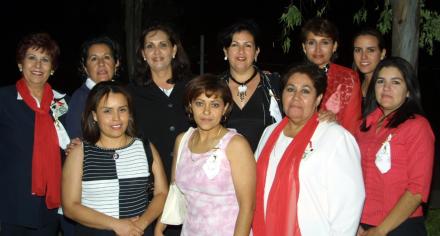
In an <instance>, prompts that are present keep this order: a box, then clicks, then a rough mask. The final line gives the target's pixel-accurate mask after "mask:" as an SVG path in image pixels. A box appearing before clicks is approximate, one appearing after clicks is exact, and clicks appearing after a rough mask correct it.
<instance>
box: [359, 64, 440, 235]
mask: <svg viewBox="0 0 440 236" xmlns="http://www.w3.org/2000/svg"><path fill="white" fill-rule="evenodd" d="M364 114H365V117H364V118H363V120H362V124H361V127H360V132H358V133H357V135H356V136H357V137H356V138H357V141H358V144H359V147H360V150H361V157H362V170H363V175H364V183H365V191H366V198H365V204H364V210H363V212H362V217H361V226H360V227H359V231H358V235H362V236H363V235H389V236H390V235H399V236H401V235H426V230H425V227H424V222H423V212H422V206H421V204H422V202H426V201H427V200H428V196H429V187H430V183H431V176H432V166H433V160H434V135H433V133H432V130H431V127H430V125H429V122H428V120H427V119H426V118H424V117H423V116H422V115H421V114H422V108H421V105H420V92H419V86H418V82H417V77H416V74H415V71H414V70H413V68H412V67H411V65H410V64H409V63H408V62H407V61H405V60H404V59H402V58H399V57H392V58H388V59H384V60H383V61H382V62H380V63H379V64H378V66H377V68H376V70H375V71H374V74H373V78H372V80H371V83H370V86H369V88H368V91H367V101H366V107H365V113H364Z"/></svg>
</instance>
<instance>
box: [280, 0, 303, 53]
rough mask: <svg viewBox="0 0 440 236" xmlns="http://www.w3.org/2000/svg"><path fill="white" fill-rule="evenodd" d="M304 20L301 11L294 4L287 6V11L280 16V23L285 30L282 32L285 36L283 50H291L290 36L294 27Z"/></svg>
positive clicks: (283, 36)
mask: <svg viewBox="0 0 440 236" xmlns="http://www.w3.org/2000/svg"><path fill="white" fill-rule="evenodd" d="M301 22H302V14H301V11H300V10H299V9H298V8H297V7H296V6H295V5H293V4H291V5H289V6H288V7H287V8H286V12H285V13H283V14H282V15H281V17H280V23H281V24H283V25H284V30H283V33H282V38H283V51H284V52H285V53H287V52H289V50H290V45H291V40H290V38H289V35H290V33H291V32H292V31H293V29H294V27H296V26H300V25H301Z"/></svg>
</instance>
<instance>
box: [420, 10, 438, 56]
mask: <svg viewBox="0 0 440 236" xmlns="http://www.w3.org/2000/svg"><path fill="white" fill-rule="evenodd" d="M420 25H421V27H420V38H419V46H420V47H421V48H425V49H426V50H427V51H428V53H429V55H432V53H433V51H434V41H437V42H439V41H440V15H439V14H438V13H437V12H433V11H430V10H427V9H422V10H421V12H420Z"/></svg>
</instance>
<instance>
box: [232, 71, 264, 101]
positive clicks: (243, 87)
mask: <svg viewBox="0 0 440 236" xmlns="http://www.w3.org/2000/svg"><path fill="white" fill-rule="evenodd" d="M257 72H258V71H257V68H255V67H254V73H253V74H252V76H251V77H250V78H249V79H247V80H245V81H244V82H239V81H237V80H236V79H235V78H234V77H233V76H232V74H231V73H229V78H230V79H231V80H232V81H234V82H235V83H236V84H238V87H237V90H238V92H237V96H238V97H239V98H240V101H241V102H243V101H244V99H245V97H246V95H247V94H246V91H247V84H248V83H249V82H251V80H252V79H253V78H255V76H256V75H257Z"/></svg>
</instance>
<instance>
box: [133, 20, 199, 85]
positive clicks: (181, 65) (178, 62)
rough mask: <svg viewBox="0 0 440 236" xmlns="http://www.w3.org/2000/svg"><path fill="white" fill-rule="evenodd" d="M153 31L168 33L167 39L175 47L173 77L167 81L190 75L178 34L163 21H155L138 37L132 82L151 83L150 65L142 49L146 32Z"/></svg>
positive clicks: (139, 83)
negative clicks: (134, 73)
mask: <svg viewBox="0 0 440 236" xmlns="http://www.w3.org/2000/svg"><path fill="white" fill-rule="evenodd" d="M153 31H162V32H164V33H165V34H166V35H168V39H169V40H170V42H171V45H172V46H173V47H174V46H176V47H177V52H176V56H175V58H174V59H172V61H171V67H172V73H173V77H172V78H170V79H169V80H168V81H167V82H168V83H171V84H174V83H175V82H176V81H179V80H185V79H187V78H189V77H190V76H191V67H190V62H189V59H188V56H187V54H186V52H185V49H184V48H183V46H182V43H181V41H180V38H179V36H178V34H177V33H176V32H175V31H174V30H173V29H172V28H171V27H170V26H168V25H166V24H163V23H155V24H153V25H151V26H149V27H147V28H146V29H145V30H144V31H143V32H142V34H141V36H140V37H139V39H138V46H137V49H136V75H135V78H134V81H133V82H134V83H135V84H136V85H138V86H146V85H148V84H150V83H152V81H153V80H152V77H151V76H152V75H151V69H150V66H149V65H148V63H147V62H146V61H144V58H143V56H142V50H143V49H144V44H145V43H144V42H145V37H146V36H147V35H148V33H150V32H153Z"/></svg>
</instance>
